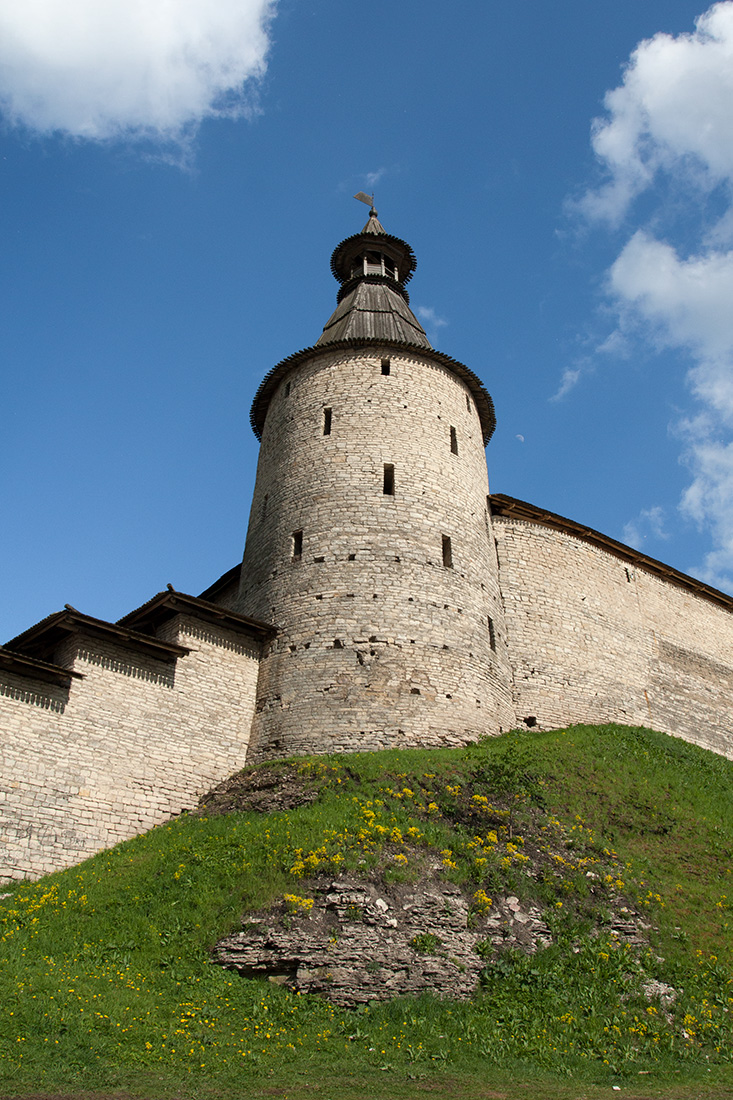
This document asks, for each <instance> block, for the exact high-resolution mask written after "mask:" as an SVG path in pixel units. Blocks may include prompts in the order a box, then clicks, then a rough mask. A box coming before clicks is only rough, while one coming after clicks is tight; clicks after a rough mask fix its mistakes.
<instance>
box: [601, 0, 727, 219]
mask: <svg viewBox="0 0 733 1100" xmlns="http://www.w3.org/2000/svg"><path fill="white" fill-rule="evenodd" d="M695 28H696V29H695V31H694V32H693V33H692V34H682V35H679V36H678V37H676V38H674V37H672V36H671V35H668V34H657V35H655V36H654V38H651V39H648V40H646V41H644V42H641V43H640V44H639V45H638V46H637V48H636V49H635V50H634V52H633V54H632V55H631V59H630V61H629V64H628V66H627V67H626V71H625V73H624V80H623V84H622V85H621V86H620V87H618V88H614V90H613V91H610V92H608V93H607V95H606V97H605V104H604V105H605V107H606V111H607V115H606V117H604V118H601V119H596V120H595V122H594V125H593V148H594V151H595V153H596V156H597V157H598V158H599V160H600V161H601V162H602V163H603V165H604V168H605V169H606V171H607V173H608V179H607V182H606V184H605V185H604V186H603V187H601V188H600V189H599V190H597V191H592V192H589V193H588V194H587V195H586V196H585V199H584V200H583V206H584V209H585V211H586V213H587V214H589V215H591V216H593V217H603V218H607V219H609V220H610V221H618V220H619V219H620V218H621V217H622V216H623V215H624V214H625V213H626V212H627V210H628V208H629V205H630V204H631V202H632V201H633V199H634V198H635V197H636V196H637V195H638V194H640V193H641V192H642V191H644V190H646V189H647V188H648V187H649V186H650V185H651V184H652V183H653V182H654V180H655V177H656V176H658V174H659V173H663V172H673V173H674V174H675V175H677V176H679V175H680V174H685V175H688V176H689V177H690V178H691V179H694V180H695V182H696V184H697V185H702V186H707V187H713V186H715V185H716V184H717V183H720V182H721V181H727V182H729V181H730V180H731V177H733V110H732V109H731V104H732V103H733V4H732V3H730V2H728V0H726V2H723V3H719V4H714V5H713V6H712V7H711V8H710V9H709V10H708V11H707V12H705V13H704V14H703V15H701V16H700V17H699V18H698V19H697V20H696V23H695Z"/></svg>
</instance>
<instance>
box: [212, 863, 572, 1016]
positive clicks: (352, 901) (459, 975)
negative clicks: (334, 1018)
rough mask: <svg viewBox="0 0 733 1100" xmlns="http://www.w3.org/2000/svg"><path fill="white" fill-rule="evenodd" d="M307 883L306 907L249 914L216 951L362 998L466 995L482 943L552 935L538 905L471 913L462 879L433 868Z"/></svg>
mask: <svg viewBox="0 0 733 1100" xmlns="http://www.w3.org/2000/svg"><path fill="white" fill-rule="evenodd" d="M310 892H311V893H312V895H313V908H312V909H311V910H310V912H308V913H299V914H296V915H292V916H290V915H288V914H287V911H286V907H284V906H280V907H278V908H276V909H274V910H271V911H270V912H268V913H265V914H258V915H256V916H255V917H247V918H245V921H244V928H243V931H241V932H237V933H234V934H233V935H231V936H227V937H226V938H225V939H223V940H221V941H220V942H219V943H218V944H217V945H216V947H215V949H214V958H215V959H216V961H217V962H219V963H221V965H223V966H225V967H227V968H230V969H235V970H238V971H239V973H241V974H242V975H244V976H246V977H262V978H269V979H270V980H272V981H275V982H278V983H279V984H283V985H286V986H288V988H289V989H292V990H294V991H298V992H301V993H317V994H320V995H321V996H323V997H326V998H327V999H328V1000H329V1001H332V1002H333V1003H334V1004H337V1005H343V1006H356V1005H358V1004H363V1003H366V1002H368V1001H382V1000H391V999H392V998H394V997H398V996H404V995H408V994H419V993H424V992H432V993H436V994H438V995H439V996H444V997H450V998H456V999H459V1000H460V999H466V998H468V997H470V996H471V994H472V993H473V992H474V991H475V989H476V987H477V985H478V981H479V975H480V973H481V971H482V969H483V968H484V967H485V966H486V963H487V958H486V955H485V954H484V955H479V954H478V953H477V951H476V947H477V944H479V943H481V942H484V941H488V942H489V943H490V944H491V945H492V946H493V948H494V953H495V954H498V952H499V951H500V950H501V949H506V948H507V947H518V948H521V949H522V950H524V951H526V952H528V953H532V952H534V951H535V950H536V949H537V947H538V946H542V945H545V944H547V943H549V942H550V933H549V930H548V928H547V925H546V924H545V923H544V921H543V920H542V914H541V912H540V910H539V909H537V908H536V907H534V906H532V907H529V908H526V909H522V906H521V905H520V904H519V902H518V900H517V899H516V898H512V899H498V900H497V902H496V904H495V905H494V907H493V908H492V910H491V911H490V914H489V915H488V917H487V916H481V917H476V918H475V919H474V920H472V921H470V922H469V902H468V900H467V898H466V897H465V896H464V895H463V893H462V891H461V890H460V888H459V887H458V886H455V885H453V884H452V883H445V882H439V881H437V880H435V879H431V878H425V879H424V880H423V881H421V882H419V883H416V884H415V883H411V884H403V885H396V884H389V885H388V884H385V883H384V882H379V881H367V882H364V881H359V880H356V879H354V878H351V877H348V876H344V877H343V878H340V879H337V880H335V881H330V882H325V883H323V884H321V885H319V886H317V887H316V888H315V889H313V890H311V891H310ZM510 901H511V903H512V904H511V905H510V904H509V902H510Z"/></svg>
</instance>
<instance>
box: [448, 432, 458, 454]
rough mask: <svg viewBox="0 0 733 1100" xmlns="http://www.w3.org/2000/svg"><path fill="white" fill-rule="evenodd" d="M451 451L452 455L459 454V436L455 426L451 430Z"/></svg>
mask: <svg viewBox="0 0 733 1100" xmlns="http://www.w3.org/2000/svg"><path fill="white" fill-rule="evenodd" d="M450 453H451V454H452V455H457V454H458V436H457V435H456V429H455V428H451V430H450Z"/></svg>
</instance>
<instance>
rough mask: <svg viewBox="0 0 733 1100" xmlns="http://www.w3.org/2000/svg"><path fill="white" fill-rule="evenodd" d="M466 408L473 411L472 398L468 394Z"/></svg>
mask: <svg viewBox="0 0 733 1100" xmlns="http://www.w3.org/2000/svg"><path fill="white" fill-rule="evenodd" d="M466 408H467V409H468V411H469V412H470V411H471V398H470V397H469V396H468V394H466Z"/></svg>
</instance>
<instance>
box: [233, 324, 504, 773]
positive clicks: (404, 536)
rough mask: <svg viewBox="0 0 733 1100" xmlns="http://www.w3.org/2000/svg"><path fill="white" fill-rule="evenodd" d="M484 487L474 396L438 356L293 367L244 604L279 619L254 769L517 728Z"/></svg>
mask: <svg viewBox="0 0 733 1100" xmlns="http://www.w3.org/2000/svg"><path fill="white" fill-rule="evenodd" d="M383 361H385V362H386V361H389V364H390V368H389V374H388V375H384V374H383V373H382V362H383ZM324 409H329V410H330V421H329V431H328V434H325V433H324ZM453 441H455V442H454V445H453ZM385 465H387V466H390V467H391V468H392V471H393V478H394V483H393V486H392V489H393V491H392V492H387V493H385V492H384V468H385ZM488 492H489V485H488V475H487V470H486V456H485V452H484V442H483V432H482V426H481V422H480V419H479V415H478V412H477V408H476V404H475V401H474V398H473V396H472V394H471V391H470V389H469V387H468V386H467V384H466V383H465V382H464V381H463V380H462V379H461V378H460V377H459V376H458V375H457V374H456V373H454V372H453V371H452V370H450V369H449V368H448V367H447V366H446V365H445V364H444V363H443V362H441V361H439V360H438V358H437V357H435V356H433V355H432V354H431V352H430V351H429V350H424V351H422V350H420V351H417V350H415V349H409V350H408V349H402V348H397V347H394V346H389V345H385V346H384V347H381V348H380V347H369V348H341V349H339V350H335V349H333V348H329V347H328V346H326V347H324V349H323V352H322V353H321V354H320V355H318V356H317V357H315V358H309V359H308V360H307V361H305V362H301V363H299V364H297V365H295V366H294V367H293V369H292V370H291V371H290V372H289V373H288V374H287V377H286V378H283V381H282V382H281V384H280V386H279V388H278V389H277V391H276V392H275V393H274V394H273V396H272V399H271V401H270V403H269V407H268V411H267V418H266V421H265V425H264V430H263V433H262V445H261V449H260V458H259V464H258V468H257V481H256V484H255V490H254V496H253V501H252V510H251V513H250V521H249V529H248V532H247V544H246V550H245V556H244V562H243V565H242V581H241V589H240V595H239V602H238V604H237V610H239V611H241V612H243V613H244V614H247V615H252V616H255V617H257V618H260V619H262V620H263V621H265V622H273V623H276V624H277V626H278V637H277V638H276V640H275V641H274V643H273V644H272V645H271V646H270V647H269V649H268V651H267V653H266V654H265V655H264V657H263V662H262V668H261V672H260V680H259V685H258V691H257V708H256V712H255V718H254V723H253V732H252V743H251V748H250V755H249V757H248V762H250V763H251V762H253V761H258V760H263V759H266V758H267V757H268V756H270V757H271V756H278V755H279V756H286V755H289V754H291V753H303V752H353V751H359V750H374V749H382V748H388V747H391V748H395V747H409V746H417V745H425V746H427V745H435V746H439V745H461V744H466V743H467V742H468V741H471V740H475V739H477V738H478V737H479V736H481V735H482V734H486V733H498V732H499V730H500V729H502V728H503V729H509V728H511V727H512V726H514V725H515V715H514V710H513V708H512V705H511V688H510V682H511V672H510V668H509V661H508V654H507V636H506V630H505V628H504V613H503V608H502V603H501V597H500V592H499V580H498V576H497V566H496V553H495V548H494V542H493V538H492V537H491V519H490V516H489V514H488V511H487V494H488ZM296 532H298V533H299V538H300V544H299V545H298V546H297V547H296V545H295V539H294V536H295V533H296ZM446 539H447V540H450V550H449V551H448V550H447V549H446V550H444V545H445V544H444V540H446ZM489 620H490V621H489Z"/></svg>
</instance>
